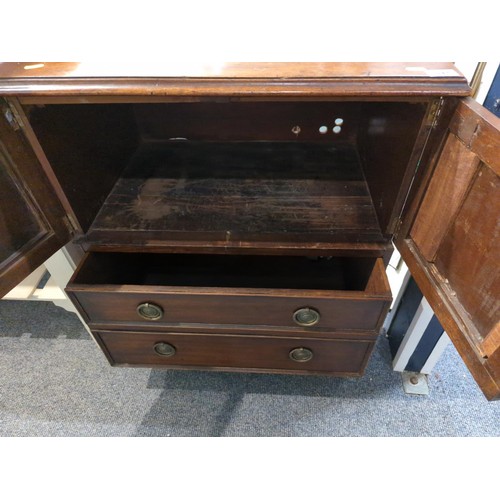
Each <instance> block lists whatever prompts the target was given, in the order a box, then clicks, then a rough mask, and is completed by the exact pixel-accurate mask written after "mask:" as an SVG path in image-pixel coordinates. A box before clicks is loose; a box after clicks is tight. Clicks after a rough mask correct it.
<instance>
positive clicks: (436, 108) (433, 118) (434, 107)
mask: <svg viewBox="0 0 500 500" xmlns="http://www.w3.org/2000/svg"><path fill="white" fill-rule="evenodd" d="M443 104H444V99H443V98H442V97H440V98H439V99H435V100H434V101H433V102H432V104H431V108H430V110H429V113H428V114H427V119H426V123H425V124H426V125H427V126H428V127H430V128H436V125H437V122H438V119H439V115H440V114H441V110H442V109H443Z"/></svg>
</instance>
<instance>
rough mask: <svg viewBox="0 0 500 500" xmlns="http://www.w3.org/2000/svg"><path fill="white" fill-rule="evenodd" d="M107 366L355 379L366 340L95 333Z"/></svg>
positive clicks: (367, 353) (369, 346)
mask: <svg viewBox="0 0 500 500" xmlns="http://www.w3.org/2000/svg"><path fill="white" fill-rule="evenodd" d="M94 335H95V336H96V338H97V340H98V341H99V343H100V344H101V346H102V348H103V349H104V351H105V353H106V355H107V357H108V359H109V361H110V363H111V364H112V365H138V366H149V367H169V368H181V367H184V368H202V369H215V370H227V371H238V370H244V371H247V372H248V371H255V372H272V373H275V372H279V373H307V374H311V373H318V374H331V375H337V376H342V375H344V376H360V375H362V374H363V372H364V369H365V366H366V363H367V361H368V358H369V356H370V353H371V351H372V349H373V346H374V343H375V342H374V341H369V340H366V341H365V340H356V341H352V340H330V339H327V340H324V339H305V338H287V337H258V336H246V335H214V334H210V335H204V334H194V333H154V334H153V333H143V332H115V331H98V332H94Z"/></svg>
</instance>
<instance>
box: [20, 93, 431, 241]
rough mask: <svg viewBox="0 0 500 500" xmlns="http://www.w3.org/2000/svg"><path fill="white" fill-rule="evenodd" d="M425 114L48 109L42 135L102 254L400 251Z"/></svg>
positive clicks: (225, 105) (310, 105)
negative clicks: (148, 247) (376, 246)
mask: <svg viewBox="0 0 500 500" xmlns="http://www.w3.org/2000/svg"><path fill="white" fill-rule="evenodd" d="M427 104H428V102H427V101H423V102H262V101H261V102H180V103H144V104H143V103H135V104H134V103H130V104H119V103H113V104H48V105H42V106H33V107H30V109H29V110H28V112H29V118H30V123H31V125H32V127H33V130H34V132H35V134H36V136H37V138H38V140H39V142H40V144H41V146H42V148H43V150H44V152H45V154H46V156H47V158H48V160H49V163H50V165H51V167H52V169H53V170H54V173H55V175H56V177H57V179H58V182H59V183H60V185H61V187H62V190H63V191H64V193H65V196H66V197H67V199H68V201H69V204H70V205H71V207H72V209H73V212H74V214H75V217H76V219H77V222H78V224H79V225H80V226H81V228H82V230H83V233H84V240H85V241H86V242H88V243H91V244H97V245H98V244H100V243H102V244H115V245H121V246H125V247H127V246H129V247H137V246H142V245H143V244H144V242H145V241H148V242H156V244H158V245H160V246H165V247H168V245H169V244H172V245H173V244H174V242H175V245H176V246H177V247H179V246H180V245H185V246H186V247H189V244H190V242H191V243H193V242H200V241H203V242H208V243H214V244H216V243H218V244H220V243H221V242H222V243H223V244H224V243H225V244H227V245H235V246H238V245H245V244H247V243H249V242H250V243H252V244H254V245H257V246H258V244H259V242H262V243H264V242H273V243H274V244H279V243H287V244H292V245H296V246H297V248H300V246H301V245H303V244H305V243H315V244H318V245H321V244H322V243H324V244H327V243H343V244H352V245H354V246H355V245H356V244H364V243H383V242H387V241H388V239H389V238H390V236H391V232H392V229H393V226H394V224H395V220H396V219H397V216H398V215H399V211H400V209H401V207H402V204H403V202H404V196H405V192H406V190H407V188H408V185H409V183H410V182H411V177H412V175H413V173H412V172H411V171H409V170H410V169H411V167H408V165H409V160H410V157H411V154H412V151H413V147H414V145H415V142H416V140H417V137H418V135H419V130H420V128H421V125H422V120H423V118H424V115H425V113H426V109H427Z"/></svg>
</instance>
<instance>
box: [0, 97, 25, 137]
mask: <svg viewBox="0 0 500 500" xmlns="http://www.w3.org/2000/svg"><path fill="white" fill-rule="evenodd" d="M1 104H2V114H3V116H4V117H5V119H6V120H7V122H8V124H9V125H10V126H11V127H12V129H13V130H14V131H15V132H17V131H18V130H19V129H22V128H24V123H23V121H22V119H21V117H20V116H19V113H18V112H17V110H16V109H15V108H14V106H12V105H11V104H10V103H9V102H8V101H7V100H6V99H2V100H1Z"/></svg>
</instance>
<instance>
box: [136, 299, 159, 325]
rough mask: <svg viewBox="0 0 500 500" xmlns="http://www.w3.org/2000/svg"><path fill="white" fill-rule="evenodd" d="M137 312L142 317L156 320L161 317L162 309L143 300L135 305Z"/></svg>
mask: <svg viewBox="0 0 500 500" xmlns="http://www.w3.org/2000/svg"><path fill="white" fill-rule="evenodd" d="M136 310H137V314H138V315H139V316H140V317H141V318H142V319H147V320H149V321H158V320H159V319H161V318H162V317H163V309H162V308H161V307H160V306H158V305H156V304H152V303H151V302H143V303H142V304H139V305H138V306H137V309H136Z"/></svg>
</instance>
